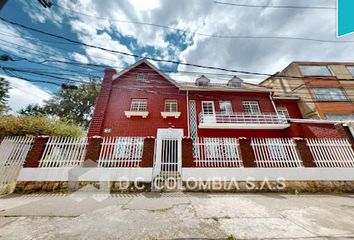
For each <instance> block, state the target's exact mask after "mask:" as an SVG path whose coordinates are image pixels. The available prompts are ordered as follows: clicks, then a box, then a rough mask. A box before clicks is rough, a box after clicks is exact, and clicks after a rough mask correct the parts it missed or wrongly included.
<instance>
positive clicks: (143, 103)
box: [130, 98, 147, 112]
mask: <svg viewBox="0 0 354 240" xmlns="http://www.w3.org/2000/svg"><path fill="white" fill-rule="evenodd" d="M130 111H131V112H146V111H147V99H142V98H139V99H138V98H133V99H132V100H131V103H130Z"/></svg>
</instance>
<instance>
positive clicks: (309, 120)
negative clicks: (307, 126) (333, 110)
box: [289, 118, 344, 124]
mask: <svg viewBox="0 0 354 240" xmlns="http://www.w3.org/2000/svg"><path fill="white" fill-rule="evenodd" d="M289 121H290V122H294V123H325V124H338V123H344V122H343V121H333V120H324V119H300V118H290V119H289Z"/></svg>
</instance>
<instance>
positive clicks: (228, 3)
mask: <svg viewBox="0 0 354 240" xmlns="http://www.w3.org/2000/svg"><path fill="white" fill-rule="evenodd" d="M214 3H216V4H222V5H230V6H236V7H248V8H278V9H287V8H289V9H319V10H334V9H336V8H335V7H321V6H290V5H282V6H278V5H251V4H239V3H230V2H219V1H214Z"/></svg>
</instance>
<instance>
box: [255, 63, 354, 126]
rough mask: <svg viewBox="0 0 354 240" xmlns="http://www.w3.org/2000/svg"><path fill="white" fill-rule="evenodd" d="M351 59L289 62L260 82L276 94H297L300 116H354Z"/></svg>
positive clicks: (346, 117)
mask: <svg viewBox="0 0 354 240" xmlns="http://www.w3.org/2000/svg"><path fill="white" fill-rule="evenodd" d="M353 76H354V62H352V63H344V62H292V63H291V64H290V65H289V66H287V67H286V68H285V69H284V70H282V71H281V72H279V73H277V74H276V75H275V76H273V77H270V78H268V79H266V80H264V81H263V82H262V83H260V84H261V85H262V86H265V87H270V88H272V89H273V91H274V94H275V96H278V97H298V98H299V101H298V104H299V108H300V111H301V113H302V115H303V117H304V118H312V119H327V120H341V121H346V120H354V102H353V101H354V77H353Z"/></svg>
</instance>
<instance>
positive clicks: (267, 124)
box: [199, 112, 290, 129]
mask: <svg viewBox="0 0 354 240" xmlns="http://www.w3.org/2000/svg"><path fill="white" fill-rule="evenodd" d="M289 126H290V124H289V123H288V121H287V120H286V118H285V116H284V115H279V114H276V113H261V114H257V115H255V114H247V113H220V112H217V113H214V114H206V113H200V114H199V128H205V129H285V128H288V127H289Z"/></svg>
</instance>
